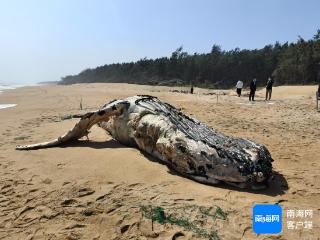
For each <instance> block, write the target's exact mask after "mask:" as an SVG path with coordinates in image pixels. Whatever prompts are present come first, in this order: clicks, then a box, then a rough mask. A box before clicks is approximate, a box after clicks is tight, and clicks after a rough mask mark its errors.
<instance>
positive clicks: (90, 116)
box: [16, 95, 273, 189]
mask: <svg viewBox="0 0 320 240" xmlns="http://www.w3.org/2000/svg"><path fill="white" fill-rule="evenodd" d="M94 124H98V125H99V126H100V127H102V128H103V129H105V130H106V131H108V132H109V133H110V134H111V136H112V137H113V138H114V139H116V140H117V141H119V142H120V143H122V144H125V145H128V146H134V147H138V148H139V149H140V150H142V151H145V152H147V153H149V154H151V155H152V156H154V157H155V158H157V159H158V160H159V161H161V162H164V163H165V164H167V165H168V166H169V167H170V168H171V169H173V170H175V171H177V172H178V173H180V174H181V175H183V176H186V177H188V178H191V179H193V180H196V181H198V182H202V183H206V184H217V183H219V182H220V181H223V182H226V183H228V184H231V185H234V186H237V187H240V188H246V187H251V188H253V189H256V188H260V187H261V186H265V184H266V182H267V180H268V179H270V177H271V176H272V161H273V159H272V157H271V155H270V153H269V151H268V150H267V148H266V147H264V146H263V145H260V144H258V143H255V142H253V141H250V140H247V139H242V138H235V137H230V136H226V135H224V134H222V133H219V132H217V131H216V130H214V129H212V128H210V127H208V126H207V125H205V124H204V123H201V122H199V121H198V120H196V119H195V118H191V117H189V116H187V115H185V114H184V113H182V112H181V111H179V110H178V109H176V108H175V107H173V106H171V105H170V104H168V103H165V102H162V101H160V100H159V99H158V98H156V97H153V96H145V95H139V96H133V97H129V98H126V99H122V100H113V101H111V102H109V103H107V104H106V105H104V106H103V107H102V108H101V109H99V110H98V111H95V112H88V113H86V114H84V115H83V116H82V117H81V120H80V121H79V122H78V123H77V124H76V125H75V126H74V128H73V129H72V130H70V131H68V132H67V133H66V134H65V135H63V136H61V137H58V138H57V139H54V140H52V141H49V142H43V143H37V144H31V145H24V146H17V147H16V149H17V150H31V149H40V148H48V147H54V146H58V145H61V144H63V143H67V142H70V141H73V140H77V139H79V138H81V137H83V136H87V135H88V133H89V132H88V130H89V129H90V128H91V127H92V126H93V125H94Z"/></svg>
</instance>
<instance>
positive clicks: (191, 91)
mask: <svg viewBox="0 0 320 240" xmlns="http://www.w3.org/2000/svg"><path fill="white" fill-rule="evenodd" d="M190 93H191V94H193V85H191V89H190Z"/></svg>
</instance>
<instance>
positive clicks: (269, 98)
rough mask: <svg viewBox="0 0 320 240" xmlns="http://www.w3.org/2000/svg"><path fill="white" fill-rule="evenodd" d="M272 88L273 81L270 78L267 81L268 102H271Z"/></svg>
mask: <svg viewBox="0 0 320 240" xmlns="http://www.w3.org/2000/svg"><path fill="white" fill-rule="evenodd" d="M272 86H273V79H272V78H271V77H269V79H268V81H267V86H266V101H268V100H269V101H270V100H271V94H272Z"/></svg>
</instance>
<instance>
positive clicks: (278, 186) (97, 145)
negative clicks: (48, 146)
mask: <svg viewBox="0 0 320 240" xmlns="http://www.w3.org/2000/svg"><path fill="white" fill-rule="evenodd" d="M60 147H61V148H67V147H87V148H94V149H102V148H127V146H125V145H122V144H121V143H119V142H118V141H116V140H114V139H111V140H109V141H104V142H96V141H87V140H82V141H74V142H72V143H67V144H64V145H61V146H60ZM140 152H141V154H143V155H144V156H145V157H146V158H147V159H148V160H149V161H152V162H155V163H158V164H162V165H166V166H167V167H168V169H169V170H168V173H170V174H172V175H177V176H181V177H185V178H189V177H188V176H187V175H184V174H181V173H178V172H177V171H175V170H174V169H173V168H172V166H169V165H168V164H166V163H164V162H163V161H159V159H157V158H155V157H153V156H152V155H150V154H148V153H146V152H143V151H141V150H140ZM193 181H194V180H193ZM201 184H204V183H201ZM205 185H209V186H214V187H219V188H225V189H230V190H233V191H239V192H249V193H253V194H262V195H268V196H278V195H283V194H285V192H286V191H287V190H288V189H289V187H288V182H287V180H286V179H285V178H284V176H283V175H282V174H281V173H279V172H277V171H274V172H273V179H272V180H271V181H270V182H269V183H268V186H267V188H265V189H261V190H252V189H248V188H245V189H241V188H238V187H234V186H231V185H229V184H227V183H224V182H221V183H219V184H212V185H210V184H205Z"/></svg>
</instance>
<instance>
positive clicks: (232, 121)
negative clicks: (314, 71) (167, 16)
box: [0, 84, 320, 239]
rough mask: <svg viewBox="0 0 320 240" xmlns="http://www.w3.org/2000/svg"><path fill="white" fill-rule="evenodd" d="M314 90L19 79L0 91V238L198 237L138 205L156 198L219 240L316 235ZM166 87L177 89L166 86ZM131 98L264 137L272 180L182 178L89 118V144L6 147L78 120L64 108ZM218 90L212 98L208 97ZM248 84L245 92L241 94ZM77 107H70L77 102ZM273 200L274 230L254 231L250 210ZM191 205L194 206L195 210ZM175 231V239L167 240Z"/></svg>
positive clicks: (318, 132) (46, 136) (319, 121)
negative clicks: (253, 187) (144, 97)
mask: <svg viewBox="0 0 320 240" xmlns="http://www.w3.org/2000/svg"><path fill="white" fill-rule="evenodd" d="M316 89H317V87H316V86H285V87H276V88H274V89H273V100H272V101H271V102H265V101H264V90H261V91H258V92H257V98H256V100H257V101H256V102H254V103H249V101H248V99H247V97H245V96H243V97H241V98H238V97H236V94H235V91H233V90H223V91H222V90H220V91H214V90H204V89H197V88H196V89H195V93H196V94H194V95H191V94H184V93H179V92H176V91H180V90H184V89H180V88H169V87H152V86H139V85H128V84H77V85H71V86H37V87H23V88H18V89H15V90H10V91H6V92H3V93H2V94H1V95H0V102H5V103H16V104H17V106H15V107H12V108H7V109H1V110H0V132H1V136H2V138H1V140H0V149H1V153H0V189H1V194H0V210H1V211H0V212H1V215H0V238H1V239H174V238H173V236H175V237H176V239H201V237H200V235H199V234H196V233H194V232H192V231H191V230H189V231H188V230H186V229H184V228H183V227H179V226H176V225H171V224H169V223H166V224H165V225H161V224H159V223H158V222H155V223H154V227H153V230H152V226H151V220H149V219H147V218H146V217H145V216H143V215H142V212H141V206H147V205H152V206H160V207H162V208H164V211H165V213H173V214H180V215H181V214H183V216H184V217H185V218H187V219H188V221H189V222H192V223H194V224H196V225H197V226H201V229H204V230H207V229H210V228H211V227H213V229H214V230H216V231H217V236H218V237H219V238H220V239H317V237H318V236H320V228H319V225H320V218H319V210H320V207H319V202H320V178H319V173H320V161H319V159H320V138H319V136H320V112H317V111H316V109H315V91H316ZM172 90H176V91H174V92H172ZM135 94H149V95H155V96H157V97H159V98H160V99H162V100H164V101H167V102H169V103H170V104H172V105H174V106H176V107H179V108H181V109H182V110H183V111H184V112H185V113H188V114H190V115H192V116H193V117H196V118H198V119H199V120H201V121H203V122H205V123H207V124H208V125H209V126H211V127H213V128H215V129H217V130H218V131H221V132H223V133H225V134H228V135H233V136H239V137H245V138H249V139H253V140H255V141H257V142H259V143H262V144H264V145H266V147H267V148H268V149H269V151H270V152H271V154H272V157H273V158H274V160H275V161H274V163H273V166H274V171H275V179H274V180H273V181H272V182H271V185H270V187H269V188H268V189H266V190H262V191H248V190H239V189H237V188H233V187H230V186H227V185H224V184H220V185H218V186H207V185H203V184H199V183H196V182H194V181H191V180H189V179H186V178H183V177H181V176H178V175H176V174H175V173H174V172H172V171H170V170H169V169H168V168H167V167H166V166H165V165H162V164H159V163H157V162H155V161H154V160H155V159H153V158H151V157H150V156H147V155H145V154H143V153H142V152H140V151H139V150H137V149H134V148H128V147H126V146H123V145H121V144H119V143H117V142H116V141H114V140H112V138H111V137H110V136H108V135H107V134H106V133H105V132H104V131H103V130H102V129H99V128H98V127H96V126H94V127H93V128H92V130H91V133H90V135H89V137H90V141H89V142H88V141H85V140H83V141H80V142H78V143H74V144H71V145H67V146H65V147H58V148H50V149H43V150H36V151H16V150H14V147H15V146H16V145H19V144H27V143H35V142H40V141H46V140H50V139H52V138H56V137H57V136H59V135H62V134H64V133H65V132H66V131H67V130H69V129H70V128H71V127H73V125H74V124H75V123H76V122H77V120H76V119H67V120H62V119H63V118H64V117H65V116H68V115H70V114H75V113H81V112H85V111H91V110H95V109H97V108H99V107H100V106H102V105H103V104H104V103H106V102H108V101H110V100H113V99H116V98H124V97H127V96H131V95H135ZM217 94H219V96H218V97H217ZM246 94H247V92H246V91H245V92H244V95H246ZM81 98H82V101H83V108H84V110H82V111H80V110H79V103H80V99H81ZM255 203H279V204H281V206H282V208H283V215H284V216H285V217H284V219H283V221H284V222H283V231H282V233H281V234H280V235H256V234H254V233H253V230H252V206H253V205H254V204H255ZM217 206H219V207H220V208H221V209H223V211H224V212H226V213H227V214H228V215H227V219H225V220H223V219H219V218H217V219H215V220H212V219H211V218H210V216H209V215H208V214H204V213H203V211H200V212H199V211H198V210H199V209H209V207H212V209H211V210H210V211H215V210H216V209H217ZM201 207H202V208H201ZM309 209H311V210H313V218H312V219H310V218H309V219H308V218H296V219H287V218H286V211H287V210H309ZM291 220H294V221H310V220H311V221H312V222H313V229H312V230H307V229H302V228H301V227H300V228H298V229H294V230H287V221H291ZM179 235H184V236H180V237H177V236H179Z"/></svg>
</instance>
